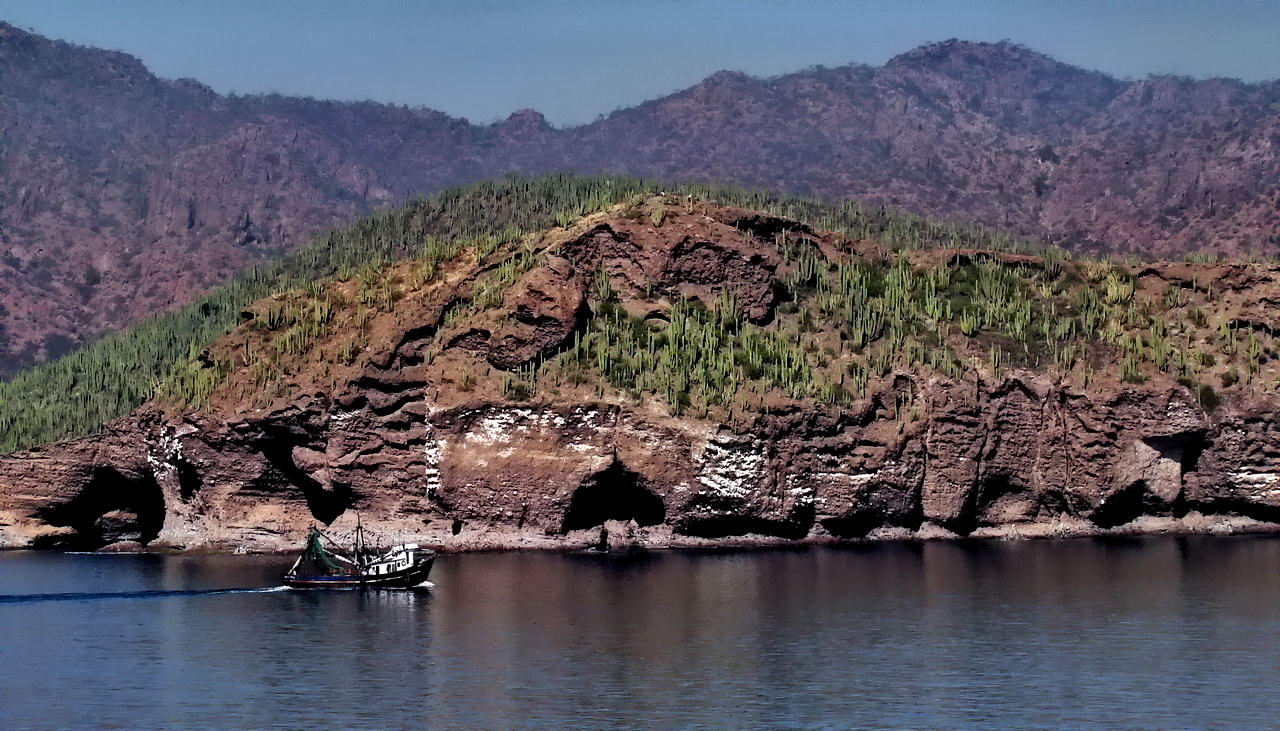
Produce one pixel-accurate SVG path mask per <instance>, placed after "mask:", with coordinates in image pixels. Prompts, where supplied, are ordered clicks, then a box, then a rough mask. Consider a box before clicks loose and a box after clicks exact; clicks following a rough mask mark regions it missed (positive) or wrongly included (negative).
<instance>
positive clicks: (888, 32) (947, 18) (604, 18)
mask: <svg viewBox="0 0 1280 731" xmlns="http://www.w3.org/2000/svg"><path fill="white" fill-rule="evenodd" d="M0 19H3V20H6V21H8V22H11V23H14V24H16V25H19V26H23V27H28V28H31V29H33V30H35V31H37V32H39V33H42V34H44V35H47V36H51V37H54V38H61V39H65V40H69V41H74V42H76V43H82V44H87V45H94V46H102V47H105V48H113V49H118V50H122V51H127V52H128V53H131V54H133V55H135V56H138V57H139V58H141V59H142V60H143V61H144V62H145V63H146V64H147V65H148V66H149V67H150V68H151V69H152V70H153V71H155V72H156V73H158V74H160V75H161V76H166V77H171V78H176V77H182V76H189V77H193V78H196V79H199V80H201V81H203V82H205V83H207V84H209V85H210V86H212V87H213V88H215V89H217V90H218V91H222V92H227V91H236V92H258V91H279V92H282V93H289V94H304V95H311V96H316V97H324V98H334V99H374V100H378V101H386V102H394V103H400V104H409V105H414V106H428V107H432V108H435V109H439V110H442V111H445V112H448V113H450V114H454V115H457V116H463V117H467V118H468V119H470V120H471V121H473V122H480V123H487V122H492V121H495V120H497V119H500V118H503V117H505V116H506V115H507V114H509V113H510V112H512V111H513V110H516V109H519V108H522V107H533V108H535V109H538V110H539V111H541V112H543V113H544V114H545V115H546V116H547V118H548V119H550V120H551V122H552V123H553V124H557V125H567V124H577V123H582V122H588V121H590V120H592V119H594V118H595V117H596V116H597V115H599V114H602V113H607V112H609V111H612V110H614V109H617V108H619V107H623V106H629V105H632V104H635V103H637V102H640V101H643V100H645V99H651V98H654V97H657V96H661V95H663V94H666V93H669V92H672V91H675V90H677V89H680V88H684V87H686V86H689V85H691V84H693V83H696V82H697V81H698V80H700V79H702V78H704V77H706V76H707V75H709V74H711V73H713V72H715V71H717V70H720V69H733V70H740V71H746V72H748V73H751V74H754V75H759V76H772V75H775V74H779V73H785V72H788V71H794V70H797V69H801V68H804V67H806V66H812V65H815V64H823V65H827V66H837V65H842V64H846V63H851V62H857V63H869V64H881V63H883V62H884V61H885V60H887V59H888V58H890V57H891V56H893V55H894V54H897V53H900V52H902V51H905V50H908V49H910V48H913V47H915V46H917V45H920V44H921V43H926V42H929V41H935V40H943V39H946V38H952V37H958V38H964V39H970V40H989V41H995V40H1000V39H1004V38H1008V39H1010V40H1013V41H1016V42H1019V43H1023V44H1026V45H1028V46H1030V47H1032V48H1034V49H1036V50H1040V51H1043V52H1046V53H1049V54H1050V55H1053V56H1055V57H1057V58H1059V59H1061V60H1063V61H1067V62H1070V63H1074V64H1077V65H1080V66H1085V67H1088V68H1095V69H1100V70H1103V71H1106V72H1108V73H1111V74H1113V75H1116V76H1120V77H1136V78H1140V77H1144V76H1146V75H1148V74H1150V73H1176V74H1186V75H1190V76H1197V77H1205V76H1234V77H1239V78H1243V79H1246V80H1250V81H1256V80H1261V79H1272V78H1277V77H1280V0H1259V1H1255V2H1246V1H1245V0H1221V1H1219V2H1173V1H1170V0H1166V1H1164V2H1158V1H1156V0H1129V1H1128V2H1118V1H1114V0H1113V1H1111V2H1102V1H1100V0H1077V1H1075V2H1068V1H1066V0H1061V1H1056V2H1049V1H1043V2H1042V1H1040V0H1021V1H1019V2H1013V1H1004V2H996V1H990V2H977V1H976V0H975V1H964V0H955V1H953V2H936V1H926V0H904V1H902V2H856V1H849V2H823V1H817V0H815V1H813V2H793V1H789V0H769V1H759V2H745V1H742V0H737V1H734V0H682V1H679V2H677V1H665V0H663V1H653V2H640V1H639V0H633V1H631V2H608V1H607V0H597V1H596V2H587V1H581V0H546V1H544V2H486V1H485V0H470V1H469V2H468V1H453V0H441V1H440V2H410V1H409V0H364V1H363V2H337V1H335V0H311V1H307V2H303V1H302V0H278V1H276V2H269V1H268V0H219V2H193V1H189V0H104V1H102V2H91V1H90V0H80V1H78V2H71V1H69V0H0Z"/></svg>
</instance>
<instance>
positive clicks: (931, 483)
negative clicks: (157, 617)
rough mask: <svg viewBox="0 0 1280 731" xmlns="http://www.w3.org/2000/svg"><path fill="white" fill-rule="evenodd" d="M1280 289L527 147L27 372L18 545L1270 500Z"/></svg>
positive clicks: (10, 532) (728, 530) (518, 531)
mask: <svg viewBox="0 0 1280 731" xmlns="http://www.w3.org/2000/svg"><path fill="white" fill-rule="evenodd" d="M1277 296H1280V270H1278V269H1277V267H1275V266H1274V265H1271V264H1265V263H1236V264H1220V263H1212V262H1195V261H1177V262H1139V261H1127V260H1121V259H1098V258H1089V257H1081V256H1073V255H1071V254H1068V253H1067V252H1064V251H1062V250H1060V249H1056V248H1036V247H1031V246H1027V245H1025V244H1021V243H1019V242H1017V241H1014V240H1011V239H1010V238H1008V237H1007V236H1004V235H1000V234H993V233H990V232H987V231H984V230H981V229H975V228H972V227H965V226H956V225H951V224H947V223H941V222H936V221H930V220H925V219H920V218H916V217H913V216H909V215H905V214H897V213H893V212H890V211H886V210H884V209H880V208H874V209H867V208H863V207H861V206H859V205H857V204H853V203H841V204H827V203H821V202H817V201H813V200H807V199H801V198H794V197H781V196H774V195H769V194H765V193H761V192H753V191H745V190H740V189H732V188H716V187H707V186H661V185H655V184H652V183H646V182H643V181H639V180H632V179H625V178H588V177H574V176H551V177H543V178H518V177H510V178H507V179H505V180H503V181H499V182H492V183H483V184H476V185H473V186H470V187H467V188H461V189H455V190H450V191H446V192H444V193H441V194H439V195H437V196H434V197H431V198H427V199H423V200H420V201H418V202H415V203H412V204H409V205H407V206H404V207H401V208H397V209H393V210H391V211H388V212H385V213H381V214H377V215H375V216H373V217H371V218H367V219H365V220H362V221H360V222H358V223H357V224H355V225H353V226H351V227H349V228H346V229H342V230H337V231H334V232H331V233H329V234H326V235H324V236H321V237H319V238H318V239H317V240H316V241H315V242H313V243H312V244H311V245H309V246H307V247H304V248H302V249H300V250H299V251H297V252H295V253H294V254H292V255H290V256H289V257H287V258H286V259H284V260H283V261H282V262H281V263H279V264H277V265H274V266H272V267H268V268H260V269H253V270H250V271H247V272H245V273H243V274H242V275H241V276H240V277H238V278H237V279H236V280H234V281H233V283H232V284H230V285H228V286H227V287H225V288H223V289H220V290H218V291H216V292H215V293H213V294H211V295H209V296H207V297H206V298H204V299H202V300H201V301H198V302H196V303H194V304H192V305H190V306H188V307H187V308H184V309H182V310H179V311H177V312H175V313H172V314H168V315H161V316H158V317H156V318H153V319H152V320H149V321H146V322H144V323H142V324H141V325H139V326H136V327H134V328H132V329H130V330H126V331H124V332H122V333H120V334H118V335H115V336H112V337H110V338H107V339H104V340H103V341H101V342H100V343H98V344H96V345H94V346H91V347H89V348H86V349H84V350H82V351H79V352H77V353H75V354H73V355H71V356H68V357H66V358H64V359H62V360H59V361H56V362H54V363H52V364H50V365H47V366H42V367H39V368H36V369H33V370H30V371H27V372H24V373H22V374H20V375H19V377H18V378H16V379H14V380H13V381H11V382H9V383H6V384H4V385H0V425H2V426H3V429H0V433H3V434H5V435H6V439H7V440H8V441H7V442H6V444H5V445H4V446H5V449H6V450H7V451H13V450H18V451H17V452H15V453H14V454H13V455H11V456H10V457H7V458H4V459H0V511H3V512H4V514H5V515H7V516H8V519H7V521H6V524H7V525H8V526H10V527H8V528H6V529H5V530H6V531H7V532H6V533H4V542H5V543H6V544H7V545H28V544H30V545H94V544H101V543H102V542H105V541H108V539H109V538H110V537H111V536H110V535H108V534H107V533H104V532H103V531H102V530H101V528H100V527H95V526H98V525H99V523H100V521H99V520H98V517H99V515H101V514H102V513H98V514H97V515H95V513H97V511H99V510H102V511H103V512H112V511H114V512H120V511H123V512H124V513H126V514H128V515H132V516H134V518H133V519H134V520H135V522H136V523H137V525H135V526H134V528H135V530H136V532H137V533H138V534H139V535H141V536H144V537H145V538H146V542H158V543H157V545H170V546H179V547H193V546H209V547H216V548H225V547H236V546H247V547H250V548H255V549H262V548H272V547H275V546H276V542H277V541H280V540H284V541H286V542H287V541H291V540H293V539H294V538H296V536H294V533H297V532H298V531H301V530H303V529H304V527H305V525H306V524H307V523H308V522H310V521H314V520H320V521H323V522H329V521H332V520H334V519H336V518H337V517H338V516H340V515H342V514H343V513H345V512H346V511H347V510H350V509H358V510H361V511H363V512H364V513H366V514H371V515H376V516H378V517H379V519H380V520H381V521H383V522H386V523H390V524H395V525H399V526H401V527H403V528H404V529H405V530H407V531H409V532H411V533H416V534H419V535H421V536H423V538H424V540H429V539H431V538H432V537H433V536H435V537H439V536H442V535H444V533H441V531H444V532H446V533H447V532H452V531H454V530H455V529H456V530H461V528H459V526H467V525H470V526H474V527H475V528H474V529H475V531H476V532H475V533H474V535H473V536H472V538H471V541H472V544H471V545H474V546H476V547H486V546H488V547H494V546H516V545H566V542H567V543H568V544H572V543H573V541H575V540H579V538H577V537H575V536H577V534H578V532H579V531H581V530H582V529H584V528H589V527H593V526H599V525H601V524H603V523H607V522H608V521H609V520H613V519H619V520H627V521H632V526H633V527H632V528H631V529H630V530H640V533H639V534H636V535H634V536H633V539H634V540H635V541H637V542H640V543H646V544H649V545H680V544H682V543H684V542H697V541H700V540H723V539H724V538H726V537H732V536H744V535H756V536H772V537H774V538H775V539H779V540H796V539H804V538H807V539H817V538H824V537H825V538H847V537H860V536H867V535H872V536H874V535H901V532H903V531H906V532H908V533H909V532H913V531H917V532H918V531H924V532H926V533H928V532H929V531H941V532H944V533H952V534H961V535H963V534H983V533H984V532H987V533H990V532H992V531H996V532H1004V533H1007V532H1009V531H1015V532H1020V533H1022V534H1037V533H1038V534H1046V533H1054V534H1064V533H1065V534H1071V533H1080V532H1096V531H1105V530H1120V529H1143V528H1142V526H1143V525H1144V523H1143V522H1142V521H1151V520H1155V521H1166V523H1160V525H1162V526H1165V527H1167V521H1174V522H1175V523H1176V524H1177V525H1178V526H1181V527H1183V528H1187V529H1198V528H1200V527H1205V528H1206V529H1207V527H1214V526H1216V527H1221V526H1222V525H1227V526H1230V528H1231V529H1232V530H1235V529H1243V528H1248V527H1250V526H1265V525H1268V524H1269V523H1270V521H1271V520H1274V519H1275V517H1276V511H1277V510H1280V503H1277V502H1276V500H1275V499H1274V497H1273V496H1271V493H1270V492H1269V491H1268V490H1267V489H1265V488H1266V485H1267V484H1268V482H1267V479H1266V478H1267V475H1269V474H1271V469H1272V467H1274V466H1275V465H1271V463H1270V459H1271V458H1270V457H1269V456H1268V455H1269V454H1273V453H1275V452H1273V451H1271V450H1270V447H1268V445H1269V444H1270V443H1271V441H1272V440H1274V439H1276V438H1277V437H1276V436H1275V435H1273V434H1272V432H1271V429H1270V427H1268V426H1267V421H1266V420H1265V419H1263V418H1261V417H1260V416H1259V415H1260V414H1265V413H1269V412H1268V411H1267V410H1268V409H1271V408H1273V407H1274V404H1275V403H1276V401H1277V398H1276V394H1277V389H1278V387H1280V367H1278V366H1280V359H1278V352H1280V351H1278V350H1277V341H1276V339H1275V335H1274V334H1273V332H1272V331H1271V329H1270V326H1269V323H1270V322H1273V321H1274V320H1275V314H1276V313H1275V311H1274V307H1275V306H1274V305H1273V304H1272V303H1273V302H1274V301H1275V298H1276V297H1277ZM56 439H71V441H63V442H59V443H55V444H48V442H51V441H52V440H56ZM40 445H45V446H40ZM140 445H147V446H145V448H141V449H140ZM36 470H39V474H41V475H44V477H43V478H41V480H40V482H41V484H39V485H37V484H35V483H36ZM48 475H53V476H54V477H53V479H49V477H48ZM606 483H608V484H611V485H614V486H615V487H616V485H617V484H620V483H626V485H630V487H628V488H627V491H629V492H627V494H628V495H631V496H632V497H631V498H628V500H624V501H622V502H621V503H618V502H617V501H614V500H612V499H611V501H610V502H608V504H607V505H605V504H601V503H599V501H598V488H599V486H600V485H602V484H606ZM108 489H109V491H110V492H109V494H110V495H111V496H112V497H111V498H110V500H108V501H107V502H105V503H104V502H102V501H101V500H96V499H90V498H88V497H85V496H86V495H94V494H98V492H99V491H107V490H108ZM102 494H107V493H106V492H103V493H102ZM112 501H114V502H112ZM157 501H158V503H159V505H160V506H161V507H160V508H158V509H157V508H156V507H155V505H156V504H157ZM144 502H145V503H146V504H147V505H149V506H150V507H147V508H145V509H144V506H143V503H144ZM115 503H120V504H119V505H116V504H115ZM50 505H54V506H62V507H60V508H53V509H51V508H50V507H49V506H50ZM211 505H216V506H218V507H217V510H216V511H211V508H210V506H211ZM291 506H292V507H291ZM108 508H111V509H112V510H108ZM157 510H158V513H157ZM148 514H152V515H153V516H154V514H159V515H162V516H164V518H163V520H160V521H159V522H158V523H157V522H156V521H155V518H154V517H152V518H150V519H147V518H146V517H145V516H146V515H148ZM236 516H238V517H236ZM1224 521H1225V522H1224ZM143 524H147V525H143ZM237 525H239V526H250V525H252V526H255V527H252V528H236V527H235V526H237ZM263 526H265V527H263ZM1125 526H1129V528H1124V527H1125ZM1134 526H1136V528H1135V527H1134ZM1215 529H1216V528H1215ZM264 530H265V531H266V532H265V533H264V532H263V531H264Z"/></svg>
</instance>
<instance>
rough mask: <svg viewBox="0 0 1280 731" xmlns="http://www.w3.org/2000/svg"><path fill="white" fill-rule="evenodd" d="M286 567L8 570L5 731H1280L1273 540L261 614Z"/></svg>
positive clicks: (512, 578)
mask: <svg viewBox="0 0 1280 731" xmlns="http://www.w3.org/2000/svg"><path fill="white" fill-rule="evenodd" d="M288 563H289V559H288V558H281V557H233V556H220V557H208V556H206V557H192V556H114V555H103V556H96V555H67V554H52V553H8V554H0V595H2V596H0V632H2V633H3V634H2V636H0V727H4V728H13V727H24V726H41V727H64V728H65V727H86V726H103V725H106V726H118V727H119V726H122V727H158V726H167V727H174V726H188V727H189V726H199V727H207V726H220V727H237V728H260V727H270V726H285V727H301V726H325V727H340V726H368V727H385V726H424V725H433V726H469V727H490V728H494V727H509V726H564V725H577V726H582V725H588V726H592V725H600V726H602V725H617V726H629V727H633V726H658V727H673V726H697V725H704V726H715V727H725V726H735V727H742V726H848V725H863V726H867V725H885V726H958V725H972V726H993V725H999V726H1011V725H1017V726H1027V725H1036V726H1044V725H1048V726H1081V725H1106V726H1135V725H1136V726H1163V727H1169V726H1191V727H1204V726H1210V725H1229V726H1261V725H1272V724H1274V723H1276V719H1277V718H1280V715H1278V712H1280V693H1277V691H1276V689H1277V687H1278V683H1277V681H1280V651H1278V649H1277V648H1280V644H1278V641H1280V576H1278V572H1280V539H1275V538H1268V537H1259V538H1253V537H1239V538H1150V539H1133V540H1122V541H1115V540H1109V541H1100V540H1099V541H1088V540H1076V541H1042V542H1027V543H993V542H964V543H929V544H897V545H872V546H860V547H855V548H842V549H829V548H823V549H807V550H773V551H753V552H702V553H686V552H658V553H652V554H647V555H637V556H625V557H624V556H607V557H606V556H586V555H579V556H574V555H562V554H534V553H527V554H477V555H459V556H445V557H443V558H442V559H441V560H440V561H439V562H437V564H436V568H435V571H434V572H433V574H432V580H433V581H434V582H435V584H436V588H435V589H433V590H432V591H431V592H420V593H405V592H402V593H391V592H367V593H366V592H358V591H351V592H306V591H291V590H284V591H278V590H277V591H270V589H274V588H276V587H277V585H278V584H279V575H280V573H281V572H282V571H283V570H284V568H285V567H286V566H287V565H288ZM233 588H236V589H244V588H248V589H257V590H259V591H253V592H239V591H237V592H227V591H224V590H226V589H233ZM263 590H266V591H263ZM71 594H74V596H69V595H71ZM59 595H61V596H59Z"/></svg>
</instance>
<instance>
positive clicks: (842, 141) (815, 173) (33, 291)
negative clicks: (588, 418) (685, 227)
mask: <svg viewBox="0 0 1280 731" xmlns="http://www.w3.org/2000/svg"><path fill="white" fill-rule="evenodd" d="M0 74H3V84H2V85H0V171H3V174H0V376H3V375H6V374H9V373H12V372H13V370H15V369H16V368H19V367H21V366H22V365H24V364H28V363H31V362H34V361H37V360H43V359H47V358H50V357H53V356H56V355H59V354H62V353H64V352H67V351H68V350H69V349H71V348H72V347H74V346H75V345H76V344H77V343H81V342H85V341H87V340H91V339H93V338H95V337H97V336H98V335H100V334H101V333H103V332H105V331H110V330H114V329H117V328H119V327H122V326H123V325H125V324H128V323H131V322H136V321H138V320H139V319H140V318H142V317H145V316H146V315H149V314H151V313H153V312H156V311H158V310H161V309H165V308H168V307H171V306H173V305H177V304H182V303H185V302H189V301H191V300H192V299H193V298H194V297H196V296H197V295H198V294H200V293H202V292H204V291H207V290H209V289H210V288H212V287H213V286H215V285H217V284H219V283H221V282H224V281H226V280H227V279H228V278H229V277H230V276H231V275H232V274H233V273H234V272H236V271H239V270H240V269H241V268H242V267H243V266H244V265H246V264H247V263H251V262H255V261H265V260H268V259H272V258H275V257H277V256H278V255H279V254H280V253H281V252H283V251H286V250H290V249H293V248H296V247H297V246H299V245H301V244H303V243H305V242H306V241H307V240H309V239H310V237H311V236H313V235H314V234H316V233H318V232H321V231H324V230H326V229H328V228H330V227H332V226H334V225H335V224H337V223H338V222H341V221H347V220H350V219H351V218H353V217H354V216H355V215H357V214H360V213H365V212H368V211H370V210H373V209H376V208H381V207H385V206H388V205H391V204H394V203H397V202H400V201H404V200H406V199H408V198H410V197H412V196H413V195H414V194H416V193H419V192H429V191H433V190H437V189H440V188H442V187H444V186H447V185H452V184H456V183H459V182H464V181H469V180H478V179H482V178H488V177H493V176H496V175H501V174H504V173H508V172H513V171H523V172H530V173H533V172H539V171H549V170H575V171H580V172H616V173H624V174H628V175H643V176H651V177H656V178H659V179H664V180H682V179H684V180H688V179H696V180H718V181H724V182H736V183H739V184H744V185H750V186H760V187H764V188H768V189H771V190H780V191H790V192H795V193H801V194H809V195H817V196H822V197H831V198H857V199H860V200H863V201H865V202H866V203H867V204H868V205H880V204H884V205H889V206H898V207H902V208H905V209H909V210H912V211H916V212H920V213H924V214H930V215H937V216H945V217H948V218H952V219H957V220H969V221H975V222H979V223H983V224H986V225H990V226H996V227H999V228H1001V229H1002V230H1008V231H1011V232H1014V233H1017V234H1021V235H1024V236H1029V237H1032V238H1041V237H1045V238H1047V239H1049V240H1053V241H1058V242H1063V243H1065V244H1067V245H1069V246H1070V247H1072V248H1075V249H1077V250H1106V251H1122V252H1123V251H1134V252H1139V253H1142V254H1152V253H1154V254H1157V255H1163V256H1166V257H1172V258H1178V257H1181V255H1182V253H1183V252H1184V251H1187V250H1190V249H1202V248H1209V249H1216V250H1219V251H1223V252H1227V253H1232V254H1240V253H1242V252H1246V251H1259V252H1274V250H1275V248H1276V244H1277V241H1276V239H1275V236H1276V235H1277V234H1276V232H1277V221H1278V219H1277V215H1278V213H1277V206H1278V203H1280V201H1278V199H1277V195H1280V186H1278V185H1277V182H1276V181H1277V180H1280V163H1278V162H1277V155H1278V154H1280V152H1278V151H1280V126H1278V125H1280V108H1278V106H1277V105H1278V104H1280V85H1278V84H1277V83H1274V82H1272V83H1267V84H1255V85H1246V84H1242V83H1239V82H1236V81H1231V80H1210V81H1190V80H1186V79H1178V78H1153V79H1148V80H1144V81H1135V82H1121V81H1118V80H1115V79H1112V78H1108V77H1106V76H1104V75H1102V74H1098V73H1093V72H1089V71H1084V70H1081V69H1078V68H1074V67H1071V66H1068V65H1065V64H1061V63H1058V62H1056V61H1054V60H1052V59H1050V58H1047V57H1045V56H1042V55H1039V54H1036V53H1033V52H1031V51H1028V50H1026V49H1024V48H1021V47H1018V46H1013V45H1009V44H994V45H993V44H977V43H963V42H954V41H953V42H947V43H942V44H936V45H931V46H926V47H923V48H920V49H917V50H915V51H911V52H909V53H906V54H903V55H901V56H899V57H897V58H894V59H893V60H891V61H890V62H889V63H887V64H886V65H885V66H883V67H880V68H870V67H865V66H847V67H842V68H835V69H815V70H809V71H804V72H800V73H795V74H790V75H786V76H781V77H777V78H773V79H755V78H751V77H748V76H744V75H742V74H735V73H720V74H716V75H714V76H712V77H710V78H708V79H707V80H705V81H704V82H702V83H700V84H698V85H697V86H695V87H692V88H690V89H688V90H685V91H682V92H679V93H676V94H673V95H671V96H668V97H665V98H662V99H658V100H654V101H651V102H648V103H646V104H642V105H640V106H637V107H635V108H631V109H625V110H621V111H618V112H616V113H614V114H612V115H609V116H608V117H606V118H602V119H601V120H599V121H597V122H594V123H591V124H587V125H584V126H581V127H576V128H571V129H554V128H552V127H550V126H549V125H548V124H547V123H546V122H545V120H544V119H543V118H542V117H541V116H540V115H539V114H538V113H537V112H533V111H528V110H526V111H522V112H518V113H516V114H513V115H512V116H511V118H510V119H507V120H505V121H503V122H501V123H497V124H492V125H475V124H472V123H470V122H468V121H466V120H463V119H455V118H450V117H448V116H446V115H444V114H441V113H439V112H434V111H431V110H424V109H406V108H402V107H394V106H387V105H380V104H374V103H360V104H349V103H330V102H320V101H315V100H310V99H297V98H288V97H281V96H262V97H227V96H221V95H218V94H216V93H213V92H212V91H210V90H209V89H207V88H205V87H203V86H201V85H200V84H199V83H197V82H194V81H190V80H180V81H168V80H163V79H158V78H156V77H155V76H153V75H152V74H150V73H149V72H148V71H147V70H146V69H145V68H144V67H143V66H142V65H141V64H140V63H139V62H138V61H137V59H134V58H132V57H130V56H127V55H125V54H121V53H115V52H107V51H102V50H98V49H91V48H83V47H77V46H73V45H69V44H65V43H59V42H53V41H49V40H47V39H44V38H41V37H39V36H36V35H33V34H30V33H27V32H24V31H22V30H20V29H17V28H14V27H12V26H8V25H3V24H0Z"/></svg>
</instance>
